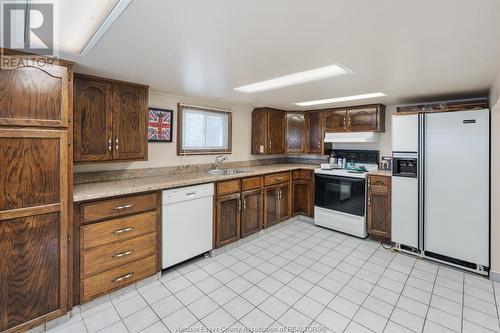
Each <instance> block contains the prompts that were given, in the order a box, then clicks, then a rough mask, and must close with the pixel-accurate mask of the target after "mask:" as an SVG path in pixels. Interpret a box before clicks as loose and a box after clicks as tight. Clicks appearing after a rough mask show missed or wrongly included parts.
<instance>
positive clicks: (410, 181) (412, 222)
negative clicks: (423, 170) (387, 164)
mask: <svg viewBox="0 0 500 333" xmlns="http://www.w3.org/2000/svg"><path fill="white" fill-rule="evenodd" d="M391 209H392V212H391V213H392V221H391V240H392V241H393V242H396V243H399V244H402V245H407V246H411V247H413V248H415V249H418V248H419V247H418V232H419V226H418V179H417V178H409V177H395V176H393V177H392V208H391Z"/></svg>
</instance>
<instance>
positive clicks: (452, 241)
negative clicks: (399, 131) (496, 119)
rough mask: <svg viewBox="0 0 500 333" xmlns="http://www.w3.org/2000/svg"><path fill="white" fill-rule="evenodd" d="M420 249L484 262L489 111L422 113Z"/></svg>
mask: <svg viewBox="0 0 500 333" xmlns="http://www.w3.org/2000/svg"><path fill="white" fill-rule="evenodd" d="M424 128H425V142H424V147H425V152H424V194H425V197H424V202H425V204H424V250H425V251H430V252H433V253H437V254H440V255H445V256H448V257H451V258H455V259H459V260H464V261H467V262H470V263H476V264H481V265H483V266H486V267H487V266H489V264H488V263H489V200H490V199H489V164H490V162H489V128H490V127H489V111H488V110H479V111H462V112H450V113H435V114H427V115H426V116H425V127H424Z"/></svg>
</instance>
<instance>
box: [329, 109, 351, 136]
mask: <svg viewBox="0 0 500 333" xmlns="http://www.w3.org/2000/svg"><path fill="white" fill-rule="evenodd" d="M347 125H348V124H347V110H345V109H340V110H335V109H332V110H325V111H323V126H324V130H325V131H326V132H347Z"/></svg>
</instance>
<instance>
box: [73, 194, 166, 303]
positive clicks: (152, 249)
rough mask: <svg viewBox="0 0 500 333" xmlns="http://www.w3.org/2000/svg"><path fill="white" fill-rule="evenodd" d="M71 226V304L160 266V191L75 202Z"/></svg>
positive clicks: (116, 286)
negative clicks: (72, 252)
mask: <svg viewBox="0 0 500 333" xmlns="http://www.w3.org/2000/svg"><path fill="white" fill-rule="evenodd" d="M117 207H120V209H113V208H117ZM122 207H123V209H122ZM74 226H75V227H74V239H75V242H74V256H73V276H74V281H73V304H74V305H77V304H79V303H80V302H86V301H89V300H91V299H93V298H95V297H97V296H99V295H103V294H106V293H109V292H111V291H113V290H115V289H117V288H121V287H123V286H126V285H128V284H131V283H134V282H135V281H137V280H140V279H143V278H145V277H147V276H150V275H152V274H154V273H155V272H157V271H159V270H161V251H160V249H161V238H160V237H159V235H161V193H158V192H152V193H145V194H138V195H129V196H123V197H117V198H112V199H104V200H98V201H94V202H87V203H78V204H75V208H74Z"/></svg>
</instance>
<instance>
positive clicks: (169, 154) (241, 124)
mask: <svg viewBox="0 0 500 333" xmlns="http://www.w3.org/2000/svg"><path fill="white" fill-rule="evenodd" d="M177 103H187V104H192V105H200V106H205V107H214V108H221V109H227V110H231V111H232V112H233V117H232V118H233V119H232V121H233V137H232V140H233V141H232V153H231V154H230V155H229V161H247V160H250V159H256V158H259V157H255V156H252V155H251V154H250V138H251V123H252V110H253V107H252V106H250V105H228V104H224V103H217V102H213V101H204V100H194V99H190V98H185V97H179V96H173V95H168V94H164V93H159V92H151V93H150V95H149V106H151V107H158V108H165V109H170V110H173V111H174V119H173V126H174V131H173V142H169V143H152V142H150V143H149V144H148V160H147V161H143V162H128V163H100V164H86V165H85V164H84V165H75V172H77V173H79V172H92V171H108V170H124V169H139V168H158V167H167V166H175V165H189V164H203V163H211V162H213V160H214V156H213V155H205V156H177V151H176V139H177V136H176V135H177ZM260 158H262V157H260Z"/></svg>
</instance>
